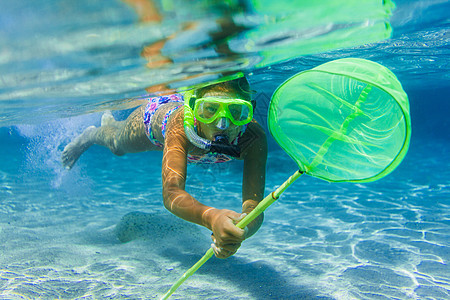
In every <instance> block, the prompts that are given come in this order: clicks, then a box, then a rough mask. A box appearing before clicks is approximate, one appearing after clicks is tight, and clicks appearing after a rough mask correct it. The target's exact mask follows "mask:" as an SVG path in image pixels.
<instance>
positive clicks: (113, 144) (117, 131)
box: [61, 105, 160, 169]
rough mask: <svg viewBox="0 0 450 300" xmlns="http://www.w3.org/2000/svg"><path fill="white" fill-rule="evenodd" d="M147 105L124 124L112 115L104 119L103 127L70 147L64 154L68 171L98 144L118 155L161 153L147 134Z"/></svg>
mask: <svg viewBox="0 0 450 300" xmlns="http://www.w3.org/2000/svg"><path fill="white" fill-rule="evenodd" d="M144 109H145V105H142V106H140V107H139V108H137V109H136V110H135V111H134V112H132V113H131V115H130V116H129V117H128V118H127V119H126V120H125V121H119V122H118V121H116V120H114V118H113V116H112V115H111V113H110V112H107V113H105V114H104V115H103V117H102V123H101V126H100V127H98V128H96V127H94V126H90V127H88V128H86V130H85V131H84V132H83V133H82V134H80V135H79V136H78V137H76V138H75V139H74V140H73V141H72V142H71V143H69V144H68V145H67V146H66V147H65V148H64V151H63V153H62V156H61V158H62V163H63V166H64V167H65V168H68V169H70V168H72V166H73V165H74V164H75V162H76V161H77V160H78V158H79V157H80V156H81V154H83V153H84V151H86V150H87V149H89V147H90V146H92V145H94V144H96V145H100V146H104V147H107V148H109V149H110V150H111V152H112V153H114V154H116V155H124V154H126V153H135V152H142V151H150V150H160V148H159V147H157V146H155V145H153V144H152V143H151V142H150V140H149V139H148V138H147V136H146V134H145V127H144V123H143V120H142V118H143V112H144Z"/></svg>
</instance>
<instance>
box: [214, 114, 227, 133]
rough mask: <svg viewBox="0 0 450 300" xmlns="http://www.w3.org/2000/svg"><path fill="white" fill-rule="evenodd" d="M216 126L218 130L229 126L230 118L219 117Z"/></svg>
mask: <svg viewBox="0 0 450 300" xmlns="http://www.w3.org/2000/svg"><path fill="white" fill-rule="evenodd" d="M216 127H217V128H219V129H220V130H225V129H227V128H228V127H230V120H228V118H225V117H224V118H220V119H219V121H217V124H216Z"/></svg>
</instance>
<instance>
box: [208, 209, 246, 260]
mask: <svg viewBox="0 0 450 300" xmlns="http://www.w3.org/2000/svg"><path fill="white" fill-rule="evenodd" d="M209 213H211V219H210V220H211V221H210V224H211V230H212V232H213V234H212V235H211V239H212V241H213V244H211V247H212V248H213V250H214V254H215V255H216V257H217V258H227V257H230V256H231V255H233V254H235V253H236V251H237V250H238V249H239V247H240V246H241V243H242V241H243V240H245V237H246V230H244V229H240V228H238V227H236V224H237V223H238V222H239V221H240V220H241V219H242V218H244V217H245V216H246V214H239V213H237V212H234V211H232V210H228V209H220V210H219V209H212V211H210V212H209Z"/></svg>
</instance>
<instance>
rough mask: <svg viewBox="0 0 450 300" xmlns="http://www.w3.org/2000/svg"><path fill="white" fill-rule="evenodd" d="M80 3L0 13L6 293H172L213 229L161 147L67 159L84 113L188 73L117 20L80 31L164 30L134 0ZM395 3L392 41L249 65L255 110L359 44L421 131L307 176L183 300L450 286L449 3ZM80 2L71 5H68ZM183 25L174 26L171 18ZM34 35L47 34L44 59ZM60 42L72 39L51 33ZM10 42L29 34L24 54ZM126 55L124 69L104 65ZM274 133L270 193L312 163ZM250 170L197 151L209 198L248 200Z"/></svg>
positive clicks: (2, 273)
mask: <svg viewBox="0 0 450 300" xmlns="http://www.w3.org/2000/svg"><path fill="white" fill-rule="evenodd" d="M71 3H72V2H69V1H63V2H60V3H59V6H55V2H54V1H42V3H41V4H40V5H37V4H31V3H25V2H20V1H19V2H15V4H12V3H11V4H8V5H6V6H5V9H3V11H4V12H2V13H0V16H2V19H1V22H0V26H2V28H5V31H4V33H3V34H1V35H0V40H2V41H3V42H4V43H6V42H8V43H7V45H9V46H8V47H9V48H8V47H6V48H4V49H3V50H0V51H1V52H0V63H1V66H0V70H2V71H3V75H0V78H2V83H1V89H0V99H1V102H2V103H1V104H0V107H1V110H0V121H1V126H2V127H0V141H1V147H0V157H1V158H2V159H1V160H0V240H1V241H2V242H1V243H0V299H36V298H42V299H157V298H159V297H161V296H162V295H163V294H164V293H165V292H166V291H167V290H168V289H169V288H170V286H171V285H172V284H173V283H174V282H175V281H176V280H177V279H178V278H179V277H180V276H181V275H182V274H183V273H184V272H185V271H186V270H187V269H188V268H189V267H191V266H192V265H193V264H194V263H195V262H197V260H198V259H200V258H201V257H202V256H203V254H204V252H205V251H206V250H207V249H208V248H209V245H210V243H211V241H210V237H209V236H210V233H209V232H208V230H206V229H205V228H201V227H199V226H197V225H193V224H190V223H187V222H184V221H182V220H180V219H178V218H176V217H175V216H173V215H171V214H170V213H169V212H168V211H167V210H165V209H164V207H163V205H162V195H161V175H160V174H161V158H162V155H161V153H160V152H146V153H138V154H129V155H125V156H123V157H116V156H114V155H112V154H111V153H110V152H109V150H107V149H104V148H101V147H97V146H95V147H92V148H91V149H89V151H87V152H86V153H85V154H83V156H82V157H81V158H80V160H79V161H78V162H77V164H76V165H75V167H74V168H73V169H72V170H70V171H67V170H64V169H63V168H62V167H61V165H60V160H59V157H60V154H61V151H62V149H63V148H64V146H65V145H66V144H67V143H68V142H69V141H70V140H71V139H72V138H73V137H75V136H76V135H77V134H79V133H80V132H82V131H83V129H84V128H86V127H87V126H90V125H95V126H99V125H100V118H101V111H102V109H105V108H116V109H117V110H115V111H113V114H114V115H115V117H116V118H118V119H123V118H125V117H126V116H127V115H128V114H129V113H130V109H129V107H132V106H133V105H134V104H136V102H134V101H131V100H130V99H133V97H136V96H138V95H139V94H145V93H147V92H148V90H147V91H146V90H145V88H146V87H147V85H146V84H147V83H148V81H149V80H150V79H154V80H155V82H161V83H167V82H171V81H174V80H175V79H177V80H181V79H183V80H185V79H186V78H185V77H183V78H181V77H177V78H175V77H173V76H172V77H171V76H168V77H164V78H157V77H154V76H156V75H155V74H153V73H152V74H150V73H149V74H147V73H146V71H145V70H144V71H143V70H142V69H141V68H142V61H141V58H139V57H138V56H139V55H137V56H136V51H135V50H136V49H137V48H139V47H140V46H141V45H142V43H146V42H148V40H151V38H144V37H141V38H142V41H139V42H136V45H135V46H133V47H134V48H133V47H132V46H130V45H131V44H132V43H128V42H123V43H122V44H121V45H117V44H114V43H112V42H110V41H109V40H108V38H107V36H108V35H106V37H105V36H103V38H101V39H99V40H96V41H90V43H91V44H90V45H89V47H84V48H83V47H82V49H81V50H80V49H79V48H76V47H75V46H73V45H72V46H71V45H69V42H73V41H74V40H76V41H79V42H80V43H81V42H82V41H83V36H85V35H89V34H95V33H96V32H97V31H98V30H99V28H103V29H104V30H105V32H108V34H110V35H114V34H117V35H120V34H124V32H125V33H126V32H133V37H134V38H135V37H137V36H140V34H141V33H142V34H144V33H146V34H148V33H149V32H153V31H151V30H148V28H147V27H145V26H146V25H142V24H141V25H135V24H134V23H133V22H136V16H135V15H134V13H133V10H132V9H131V8H129V7H127V6H124V4H123V3H121V2H119V1H118V2H112V3H113V4H111V5H109V6H108V5H106V4H105V2H104V1H90V2H89V3H88V2H86V3H84V2H79V4H77V5H75V4H71ZM396 4H397V8H396V10H395V11H394V14H393V16H392V18H391V24H392V27H393V30H394V35H393V37H392V38H391V39H389V40H384V41H380V42H377V43H373V44H367V45H360V46H356V47H353V48H350V49H335V50H333V51H329V52H325V53H315V54H309V55H304V56H301V57H297V58H294V59H292V60H288V61H282V62H279V63H276V64H271V65H267V66H263V67H258V68H253V69H252V70H251V72H249V74H248V78H249V80H250V83H251V85H252V88H253V89H255V90H256V91H257V94H256V96H255V98H256V99H257V101H258V107H257V110H256V113H255V116H256V118H257V120H258V121H259V122H260V123H261V124H262V125H263V126H267V124H266V121H265V117H266V114H267V111H266V109H267V104H268V100H269V98H270V95H271V93H272V92H273V91H274V90H275V88H276V87H277V86H278V85H279V84H280V83H282V82H283V81H284V80H285V79H287V78H288V77H289V76H290V75H293V74H295V73H297V72H299V71H301V70H304V69H309V68H312V67H314V66H316V65H319V64H321V63H323V62H326V61H329V60H332V59H337V58H341V57H350V56H352V57H361V58H366V59H371V60H374V61H376V62H379V63H381V64H383V65H385V66H386V67H388V68H390V69H391V70H392V71H393V72H394V73H395V74H396V75H397V76H398V78H399V80H400V81H401V82H402V84H403V87H404V89H405V91H406V92H407V94H408V96H409V100H410V105H411V118H412V132H413V134H412V139H411V146H410V150H409V152H408V154H407V156H406V157H405V159H404V161H403V162H402V164H400V166H399V167H398V168H397V169H396V170H395V171H394V172H393V173H391V174H390V175H388V176H387V177H385V178H383V179H381V180H379V181H376V182H373V183H367V184H354V183H328V182H325V181H322V180H319V179H316V178H313V177H308V176H303V177H302V178H301V179H299V180H298V181H297V182H296V183H295V184H294V185H293V186H291V187H290V188H289V189H288V190H286V192H285V193H284V194H283V196H282V197H281V198H280V199H279V200H278V201H277V202H276V203H275V204H273V205H272V206H271V207H270V208H269V209H268V210H267V211H266V212H265V220H264V223H263V226H262V227H261V229H260V230H259V231H258V232H257V233H256V234H255V235H254V236H253V237H251V238H250V239H248V240H246V241H245V242H244V243H243V245H242V246H241V248H240V249H239V251H238V252H237V254H236V255H234V256H233V257H231V258H229V259H226V260H219V259H216V258H212V259H211V260H210V261H208V262H207V263H206V264H205V265H204V266H203V267H202V268H200V269H199V270H198V271H197V273H196V274H195V275H193V276H192V277H191V278H189V279H188V280H187V281H186V282H185V283H184V284H183V285H182V286H181V287H180V288H179V289H178V290H177V291H176V293H175V294H174V295H173V298H174V299H448V298H450V276H449V274H450V269H449V260H450V242H449V241H450V150H449V149H450V129H449V126H450V124H449V120H448V112H449V111H450V104H449V102H448V96H447V95H448V93H449V77H448V74H450V73H449V60H450V58H449V49H448V41H449V34H448V29H449V26H448V16H447V15H446V12H447V11H448V8H449V4H448V2H447V1H396ZM64 10H69V11H70V12H71V17H70V18H69V17H67V18H64V17H63V16H61V15H60V16H58V15H55V14H54V12H55V11H64ZM88 13H89V14H88ZM77 14H78V15H83V16H84V17H85V20H84V21H83V22H81V21H80V20H79V19H77V18H76V15H77ZM40 15H44V16H47V18H39V16H40ZM111 15H113V16H114V18H111ZM49 16H52V17H51V18H50V17H49ZM87 16H89V17H87ZM40 19H42V22H37V21H38V20H40ZM111 20H112V21H111ZM20 22H22V26H19V25H17V24H18V23H20ZM51 23H57V24H59V25H60V27H58V28H53V29H52V27H51V26H49V24H51ZM11 24H13V25H14V26H19V27H14V26H13V25H11ZM39 24H40V25H39ZM34 26H35V27H34ZM64 26H65V27H64ZM170 26H175V25H170V24H169V25H167V24H166V25H164V26H163V27H161V28H162V29H164V30H167V32H169V33H170V32H172V29H171V28H172V27H170ZM92 28H95V30H94V29H92ZM111 28H115V30H116V31H114V30H112V29H111ZM19 29H20V30H19ZM75 29H76V30H75ZM127 30H128V31H127ZM61 31H62V32H66V33H67V35H66V36H65V38H66V40H65V39H64V38H62V37H61V36H60V35H59V34H60V33H61ZM15 32H17V34H15ZM38 33H39V34H38ZM154 34H155V35H157V34H156V33H154ZM158 34H161V35H164V33H161V32H160V33H158ZM27 36H30V40H31V42H36V41H40V42H41V44H39V45H37V46H38V47H37V48H36V49H41V51H38V52H36V53H35V55H36V56H34V57H33V52H32V51H30V50H29V48H28V47H29V46H30V44H29V43H30V41H26V37H27ZM75 37H77V39H78V40H77V39H75ZM55 40H57V41H58V42H59V44H60V48H57V49H56V48H54V47H50V46H48V48H45V45H46V44H45V43H47V42H52V41H55ZM123 40H125V41H126V40H127V38H124V39H123ZM64 41H66V42H67V43H66V44H64V43H63V42H64ZM5 45H6V44H5ZM138 45H139V47H138ZM21 46H26V48H21ZM106 46H108V47H106ZM15 47H16V48H15ZM70 47H75V49H74V48H70ZM109 47H110V48H109ZM135 48H136V49H135ZM11 49H22V50H21V51H22V52H20V53H21V54H22V56H20V57H19V58H17V56H15V55H13V54H14V53H12V52H11V51H12V50H11ZM42 49H44V50H45V49H46V50H45V51H44V50H42ZM55 49H56V50H55ZM86 49H90V51H87V50H86ZM93 49H97V50H93ZM17 51H19V50H17ZM64 51H67V52H64ZM138 52H139V51H138ZM138 52H137V53H138ZM67 53H70V54H67ZM68 57H69V58H72V59H73V61H69V62H65V59H67V58H68ZM103 57H106V58H105V61H102V59H104V58H103ZM245 57H248V56H245ZM233 59H238V58H236V57H233ZM114 60H117V61H119V62H120V63H121V64H122V67H119V66H118V65H119V63H117V64H113V65H111V66H110V67H105V66H106V65H108V63H109V62H111V61H114ZM125 62H126V63H125ZM65 63H67V64H65ZM221 63H222V64H223V63H224V62H223V61H221ZM92 64H94V66H93V65H92ZM75 66H76V67H75ZM221 66H222V67H223V68H225V67H224V65H221ZM236 66H239V64H236ZM137 70H139V71H137ZM183 72H184V73H183ZM186 72H187V71H186V70H183V71H182V74H183V75H186ZM166 75H167V74H166ZM127 79H129V80H128V81H127ZM116 82H120V86H119V87H117V86H116V87H114V84H115V83H116ZM124 82H128V83H124ZM174 82H175V81H174ZM101 88H103V90H101ZM92 91H95V93H94V94H93V95H92V97H89V96H90V95H89V94H90V92H92ZM46 92H48V95H47V96H46ZM63 95H67V97H63ZM77 105H79V107H77ZM125 108H127V109H125ZM269 143H270V152H269V157H268V164H267V180H266V193H270V192H271V191H273V190H274V189H275V188H276V187H277V186H278V185H280V184H281V183H282V182H283V181H284V180H286V179H287V178H288V177H289V176H290V175H291V174H292V173H293V172H294V171H295V170H296V165H295V163H294V162H293V161H292V160H291V159H290V158H289V157H288V156H287V155H286V154H285V153H283V151H282V150H281V149H280V148H279V147H278V146H277V145H276V143H275V142H274V141H273V140H272V139H270V140H269ZM241 170H242V163H241V162H236V161H235V162H231V163H227V164H221V165H216V166H210V165H208V166H201V165H199V166H194V165H192V166H189V168H188V174H189V176H188V180H187V186H186V189H187V191H188V192H190V193H191V194H192V195H193V196H194V197H196V198H197V199H201V201H202V202H203V203H205V204H208V205H211V206H214V207H217V208H228V209H233V210H236V211H239V210H240V198H241V196H240V191H241V180H240V178H241ZM122 218H132V219H133V220H134V222H135V224H134V225H133V226H132V228H130V234H129V236H130V237H131V241H129V242H127V243H121V242H120V241H119V239H118V237H117V227H116V226H117V225H118V224H120V225H124V220H123V219H122Z"/></svg>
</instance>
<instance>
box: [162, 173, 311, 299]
mask: <svg viewBox="0 0 450 300" xmlns="http://www.w3.org/2000/svg"><path fill="white" fill-rule="evenodd" d="M302 174H303V172H302V171H296V172H295V173H294V174H293V175H292V176H291V177H289V178H288V179H287V180H286V181H285V182H284V183H283V184H282V185H281V186H279V187H278V188H277V189H276V190H275V191H274V192H272V193H270V194H269V195H268V196H267V197H266V198H264V199H263V200H262V201H261V202H260V203H259V204H258V206H256V207H255V209H253V210H252V211H251V212H250V213H249V214H248V215H247V216H246V217H245V218H243V219H242V220H241V221H240V222H239V223H238V224H236V226H237V227H239V228H241V229H244V228H245V226H247V225H248V224H249V223H250V222H252V221H253V220H254V219H256V217H258V216H259V215H260V214H261V213H262V212H264V211H265V210H266V209H267V208H268V207H269V206H270V205H271V204H272V203H274V202H275V201H276V200H278V198H279V197H280V195H281V194H282V193H283V192H284V191H285V190H286V189H287V188H288V187H289V186H290V185H291V184H292V183H294V181H296V180H297V179H298V178H299V177H300V176H301V175H302ZM213 254H214V251H213V249H212V248H209V250H208V251H206V253H205V255H203V257H202V258H201V259H200V260H199V261H198V262H196V263H195V265H193V266H192V267H191V268H190V269H189V270H187V271H186V272H185V273H184V274H183V276H181V277H180V278H179V279H178V281H177V282H175V283H174V284H173V285H172V287H171V288H170V290H168V291H167V293H165V294H164V296H162V297H161V300H163V299H168V298H169V297H170V295H172V294H173V293H174V292H175V291H176V290H177V289H178V287H179V286H180V285H181V284H182V283H183V282H184V281H185V280H186V279H188V278H189V277H190V276H191V275H192V274H194V273H195V272H196V271H197V270H198V269H199V268H200V267H201V266H202V265H203V264H204V263H205V262H207V261H208V260H209V259H210V258H211V257H212V256H213Z"/></svg>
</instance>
